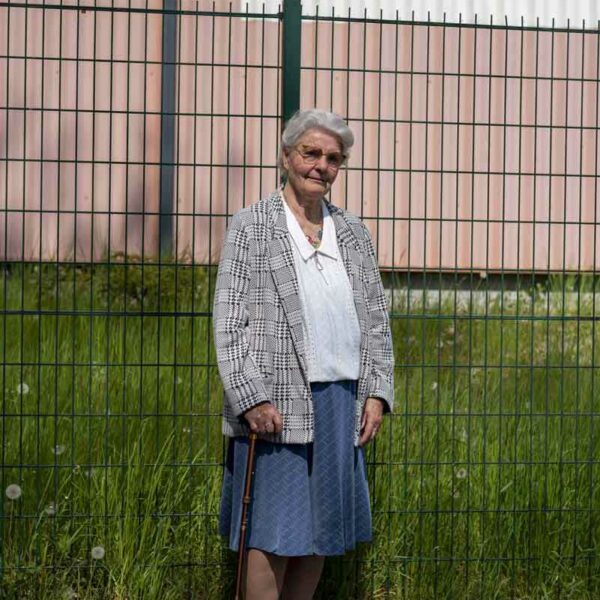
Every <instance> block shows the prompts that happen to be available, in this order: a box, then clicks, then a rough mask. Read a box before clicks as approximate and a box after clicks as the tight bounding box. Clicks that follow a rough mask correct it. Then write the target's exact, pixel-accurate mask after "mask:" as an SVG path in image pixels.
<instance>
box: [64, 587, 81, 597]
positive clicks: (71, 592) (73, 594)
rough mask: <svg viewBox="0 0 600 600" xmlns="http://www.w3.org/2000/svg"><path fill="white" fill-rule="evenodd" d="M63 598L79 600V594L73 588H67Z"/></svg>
mask: <svg viewBox="0 0 600 600" xmlns="http://www.w3.org/2000/svg"><path fill="white" fill-rule="evenodd" d="M63 597H64V599H65V600H75V598H79V594H78V593H77V592H76V591H75V590H74V589H73V588H67V589H66V590H65V593H64V596H63Z"/></svg>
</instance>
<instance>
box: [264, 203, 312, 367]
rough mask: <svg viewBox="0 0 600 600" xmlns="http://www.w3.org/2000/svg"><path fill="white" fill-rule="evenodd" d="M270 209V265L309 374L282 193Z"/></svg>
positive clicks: (299, 356) (298, 290)
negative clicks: (271, 234)
mask: <svg viewBox="0 0 600 600" xmlns="http://www.w3.org/2000/svg"><path fill="white" fill-rule="evenodd" d="M271 206H272V209H271V218H272V224H273V225H272V231H273V237H272V238H271V239H270V240H269V242H268V251H269V265H270V267H271V274H272V276H273V281H274V283H275V287H276V288H277V292H278V294H279V297H280V298H281V303H282V306H283V311H284V312H285V316H286V318H287V321H288V324H289V327H290V331H291V335H292V341H293V343H294V346H295V348H296V354H297V355H298V358H299V360H300V365H301V367H302V369H303V371H304V373H305V374H308V368H307V365H306V358H305V351H304V345H305V344H304V333H303V314H302V304H301V301H300V285H299V283H298V276H297V275H296V267H295V264H294V254H293V250H292V245H291V242H290V239H289V236H288V228H287V222H286V218H285V210H284V208H283V201H282V199H281V195H280V194H279V193H277V194H274V195H273V197H272V204H271Z"/></svg>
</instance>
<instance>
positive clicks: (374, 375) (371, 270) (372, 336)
mask: <svg viewBox="0 0 600 600" xmlns="http://www.w3.org/2000/svg"><path fill="white" fill-rule="evenodd" d="M363 230H364V236H365V237H364V243H365V250H366V256H367V258H366V261H365V275H366V289H367V310H368V313H369V324H370V326H369V341H368V348H369V354H370V357H371V374H370V375H371V377H370V384H369V388H368V393H367V395H368V396H370V397H374V398H379V399H381V400H383V401H384V402H385V404H386V412H388V411H392V410H393V407H394V353H393V349H392V332H391V330H390V321H389V316H388V310H387V303H386V299H385V292H384V289H383V283H382V281H381V274H380V272H379V265H378V264H377V256H376V254H375V248H374V247H373V241H372V240H371V235H370V233H369V230H368V229H367V228H366V227H365V225H364V224H363Z"/></svg>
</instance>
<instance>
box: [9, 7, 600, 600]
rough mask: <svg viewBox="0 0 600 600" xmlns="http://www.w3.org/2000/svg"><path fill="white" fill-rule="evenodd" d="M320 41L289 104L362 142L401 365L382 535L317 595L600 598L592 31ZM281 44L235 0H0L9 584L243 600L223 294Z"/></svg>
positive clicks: (268, 175) (345, 194)
mask: <svg viewBox="0 0 600 600" xmlns="http://www.w3.org/2000/svg"><path fill="white" fill-rule="evenodd" d="M169 6H170V5H169ZM165 17H175V18H176V30H175V33H174V35H173V36H172V42H166V41H165V37H164V36H163V31H164V19H165ZM171 31H172V30H171ZM300 33H301V39H302V46H301V56H300V73H299V76H300V105H301V107H302V108H307V107H311V106H319V107H325V108H331V109H333V110H335V111H336V112H338V113H339V114H341V115H343V116H344V117H345V118H346V119H347V120H348V122H349V124H350V126H351V128H352V129H353V131H354V134H355V137H356V143H355V146H354V147H353V149H352V153H351V157H350V161H349V165H348V167H347V168H345V169H344V170H343V171H342V172H341V173H340V175H339V178H338V180H337V181H336V182H335V184H334V186H333V189H332V193H331V200H332V201H333V202H334V203H335V204H338V205H340V206H342V207H344V208H346V209H348V210H349V211H351V212H353V213H355V214H357V215H358V216H360V217H361V219H362V220H363V221H364V222H365V224H366V225H367V226H368V227H369V229H370V231H371V233H372V235H373V238H374V241H375V244H376V247H377V253H378V258H379V264H380V267H381V270H382V275H383V278H384V283H385V286H386V293H387V295H388V301H389V306H390V316H391V324H392V331H393V337H394V349H395V356H396V367H395V392H396V398H397V400H396V410H395V413H394V414H393V415H391V416H390V417H389V418H386V420H385V424H384V427H383V430H382V433H381V435H380V436H379V437H378V439H377V440H376V441H375V443H374V444H373V445H371V446H370V447H369V448H368V449H367V463H368V477H369V483H370V490H371V500H372V506H373V525H374V541H373V544H372V545H370V546H364V547H361V548H359V549H357V551H356V552H353V553H350V554H348V555H347V556H345V557H340V558H336V559H333V560H330V561H329V562H328V563H327V564H326V568H325V573H324V576H323V579H322V582H321V584H320V587H319V591H318V597H320V598H328V599H329V598H357V599H358V598H360V599H363V598H407V599H408V598H410V599H411V600H412V599H418V598H423V599H424V598H427V599H429V598H461V599H464V598H492V597H494V598H524V597H530V598H541V597H552V598H578V599H583V600H585V599H590V600H591V599H593V598H597V597H598V595H599V594H600V576H599V573H600V560H599V557H598V540H599V539H600V523H599V515H598V506H600V483H599V481H600V459H599V458H598V457H599V456H600V445H599V441H598V440H599V436H598V426H599V422H600V412H599V406H598V400H597V399H596V396H597V365H598V361H597V359H596V354H597V353H598V350H597V344H596V337H597V335H598V332H597V328H596V322H597V307H596V297H597V294H596V291H597V277H596V268H597V267H596V265H597V261H598V258H599V257H600V253H599V249H598V245H597V242H596V239H597V228H598V164H599V154H598V117H599V102H600V100H599V87H600V78H599V68H600V43H599V37H598V35H599V34H598V32H597V31H596V30H589V29H585V28H584V29H571V28H562V29H559V28H556V29H552V28H530V27H522V28H519V27H513V26H511V27H508V26H506V25H502V24H494V23H487V24H461V23H459V24H456V23H452V24H451V23H433V22H407V21H401V20H389V19H387V20H384V19H373V18H368V19H367V18H365V17H364V15H361V14H352V13H350V12H349V13H348V14H344V15H341V14H339V15H338V14H335V13H332V14H327V15H323V14H318V13H317V14H316V16H306V17H303V18H302V22H301V32H300ZM167 37H168V36H167ZM169 39H171V38H169ZM165 43H173V44H174V47H171V48H170V49H168V50H170V52H171V54H170V56H171V57H174V58H168V57H169V52H168V51H167V49H166V48H165V47H164V44H165ZM284 43H285V39H284V37H283V35H282V13H280V12H277V13H273V14H268V13H265V12H264V11H263V12H262V13H260V12H259V13H257V12H254V13H251V12H250V11H248V10H244V6H243V5H242V4H240V3H237V2H236V3H231V4H229V3H227V4H225V3H212V2H207V1H204V0H202V1H198V2H192V1H190V0H182V1H181V2H180V3H178V4H177V8H176V9H173V10H171V9H168V10H167V9H165V7H164V6H163V3H162V2H158V1H156V0H154V1H151V0H144V2H140V1H133V0H132V1H131V2H120V1H117V2H112V3H111V4H110V5H108V4H107V5H91V3H90V5H89V6H87V5H84V4H81V3H76V2H70V3H69V2H67V3H61V4H50V3H31V2H27V3H14V2H10V3H7V2H0V260H1V261H2V262H1V263H0V265H1V267H2V272H1V275H0V282H1V289H0V356H1V358H2V366H1V368H0V372H1V375H0V379H1V387H0V397H1V401H2V417H1V418H2V440H3V443H2V449H1V453H2V457H1V458H2V470H1V476H0V477H1V479H2V481H1V490H2V494H3V497H2V502H1V503H0V510H1V512H0V537H1V540H2V543H1V544H0V578H1V588H2V593H3V594H4V595H5V596H6V597H8V598H12V597H15V598H16V597H29V596H31V597H41V598H54V597H56V598H63V597H65V598H67V597H79V598H119V597H130V598H138V597H139V598H141V597H144V598H161V599H162V598H182V597H189V598H192V597H193V598H220V597H222V598H225V597H228V595H229V594H230V592H231V580H232V578H233V569H234V564H233V558H232V557H231V556H230V554H229V553H228V551H227V550H226V549H225V546H224V544H223V542H222V540H221V538H220V537H219V535H218V514H219V495H220V484H221V475H222V469H223V461H224V449H225V444H224V441H223V440H222V437H221V433H220V428H221V424H220V415H221V406H222V387H221V384H220V381H219V377H218V373H217V369H216V360H215V352H214V346H213V341H212V330H211V318H212V296H213V292H214V285H215V275H216V272H215V268H216V264H217V262H218V258H219V251H220V246H221V243H222V240H223V235H224V232H225V230H226V227H227V223H228V221H229V219H230V217H231V216H232V215H233V214H234V213H235V212H237V211H238V210H239V209H241V208H242V207H244V206H247V205H249V204H251V203H253V202H254V201H256V200H257V199H259V198H260V197H264V196H265V195H266V194H268V193H269V192H270V191H272V190H273V189H274V188H275V187H276V186H277V185H278V182H279V175H278V169H277V152H278V145H279V136H280V121H281V98H282V94H283V86H284V84H285V82H284V81H283V74H282V62H281V51H282V45H283V44H284ZM165 57H167V58H165ZM165 69H167V70H168V69H170V70H171V71H173V70H174V79H172V80H171V83H169V84H168V85H172V86H173V89H167V90H166V92H168V93H172V97H173V98H174V107H168V106H167V107H165V103H164V95H163V92H165V90H164V85H165V83H164V82H165V77H164V73H165ZM170 122H172V123H173V129H172V139H173V153H172V155H169V154H168V153H164V152H163V153H162V156H161V141H164V137H163V136H164V134H165V127H168V125H166V124H165V123H170ZM168 173H172V176H173V182H172V185H169V186H165V185H161V184H162V183H163V182H164V181H165V179H164V178H165V176H166V175H165V174H167V176H168ZM165 194H171V196H170V202H171V205H172V211H173V214H172V219H171V221H170V227H169V228H167V229H165V228H164V227H163V228H162V229H161V217H162V218H163V223H164V219H165V207H166V206H168V204H166V203H165ZM161 206H162V207H163V208H162V210H161ZM161 230H162V232H163V234H162V235H163V236H165V235H169V236H170V237H169V244H170V246H169V247H170V248H171V249H172V251H171V252H170V253H165V252H163V253H162V255H161V253H160V249H161V247H163V249H164V246H162V244H161V238H160V236H161ZM169 230H170V231H171V232H172V233H171V234H169Z"/></svg>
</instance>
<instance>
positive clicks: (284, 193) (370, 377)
mask: <svg viewBox="0 0 600 600" xmlns="http://www.w3.org/2000/svg"><path fill="white" fill-rule="evenodd" d="M353 142H354V136H353V134H352V131H351V130H350V129H349V127H348V126H347V124H346V123H345V121H344V120H343V119H342V118H341V117H339V116H338V115H336V114H334V113H330V112H325V111H322V110H304V111H299V112H297V113H296V114H295V115H294V116H293V117H292V118H291V119H290V120H289V122H288V123H287V126H286V128H285V131H284V133H283V136H282V140H281V150H280V166H281V168H282V170H283V173H284V180H285V184H284V185H283V187H282V188H280V189H278V190H276V191H275V192H273V193H272V194H271V195H269V196H268V197H267V198H265V199H263V200H261V201H260V202H257V203H256V204H254V205H252V206H249V207H247V208H245V209H243V210H241V211H240V212H239V213H237V214H236V215H235V216H234V217H233V219H232V221H231V224H230V227H229V230H228V232H227V236H226V239H225V243H224V245H223V250H222V254H221V261H220V265H219V274H218V278H217V285H216V291H215V302H214V328H215V345H216V351H217V360H218V365H219V372H220V375H221V378H222V380H223V386H224V389H225V408H224V420H223V432H224V434H225V435H227V436H229V437H230V441H229V448H228V455H227V464H226V469H225V475H224V482H223V494H222V503H221V522H220V527H221V532H222V533H223V534H224V535H228V536H229V544H230V547H231V549H234V550H235V549H237V546H238V539H239V530H240V514H241V506H242V494H243V484H244V474H245V466H246V454H247V449H248V442H247V435H248V433H249V432H250V431H252V432H256V433H257V434H258V435H259V440H258V443H257V446H256V462H255V475H254V481H253V494H252V504H251V509H250V517H249V524H248V538H247V539H248V548H249V550H248V560H247V571H246V595H245V598H246V600H253V599H260V600H270V599H273V600H276V599H277V598H279V596H280V594H281V593H282V592H283V597H284V598H285V599H286V600H293V599H303V600H304V599H309V598H312V597H313V593H314V591H315V588H316V586H317V583H318V581H319V578H320V575H321V571H322V568H323V561H324V557H325V556H329V555H339V554H343V553H345V552H346V551H348V550H351V549H353V548H354V547H355V545H356V543H357V542H366V541H370V539H371V512H370V507H369V492H368V487H367V479H366V476H365V463H364V455H363V448H362V447H363V446H364V445H365V444H366V443H367V442H369V441H370V440H372V439H373V438H374V437H375V436H376V435H377V431H378V429H379V426H380V423H381V420H382V415H383V414H384V413H385V412H388V411H389V410H391V408H392V402H393V355H392V343H391V335H390V328H389V321H388V315H387V310H386V302H385V296H384V290H383V286H382V284H381V278H380V275H379V270H378V267H377V261H376V257H375V252H374V249H373V244H372V242H371V238H370V236H369V232H368V231H367V229H366V227H365V226H364V225H363V224H362V223H361V222H360V220H359V219H357V218H356V217H354V216H352V215H350V214H348V213H347V212H345V211H344V210H342V209H341V208H338V207H336V206H334V205H333V204H331V203H330V202H328V201H327V200H325V196H326V195H327V193H328V192H329V190H330V188H331V186H332V184H333V183H334V181H335V179H336V177H337V175H338V173H339V171H340V168H342V166H343V165H344V163H345V162H346V159H347V158H348V154H349V151H350V148H351V146H352V144H353Z"/></svg>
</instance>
